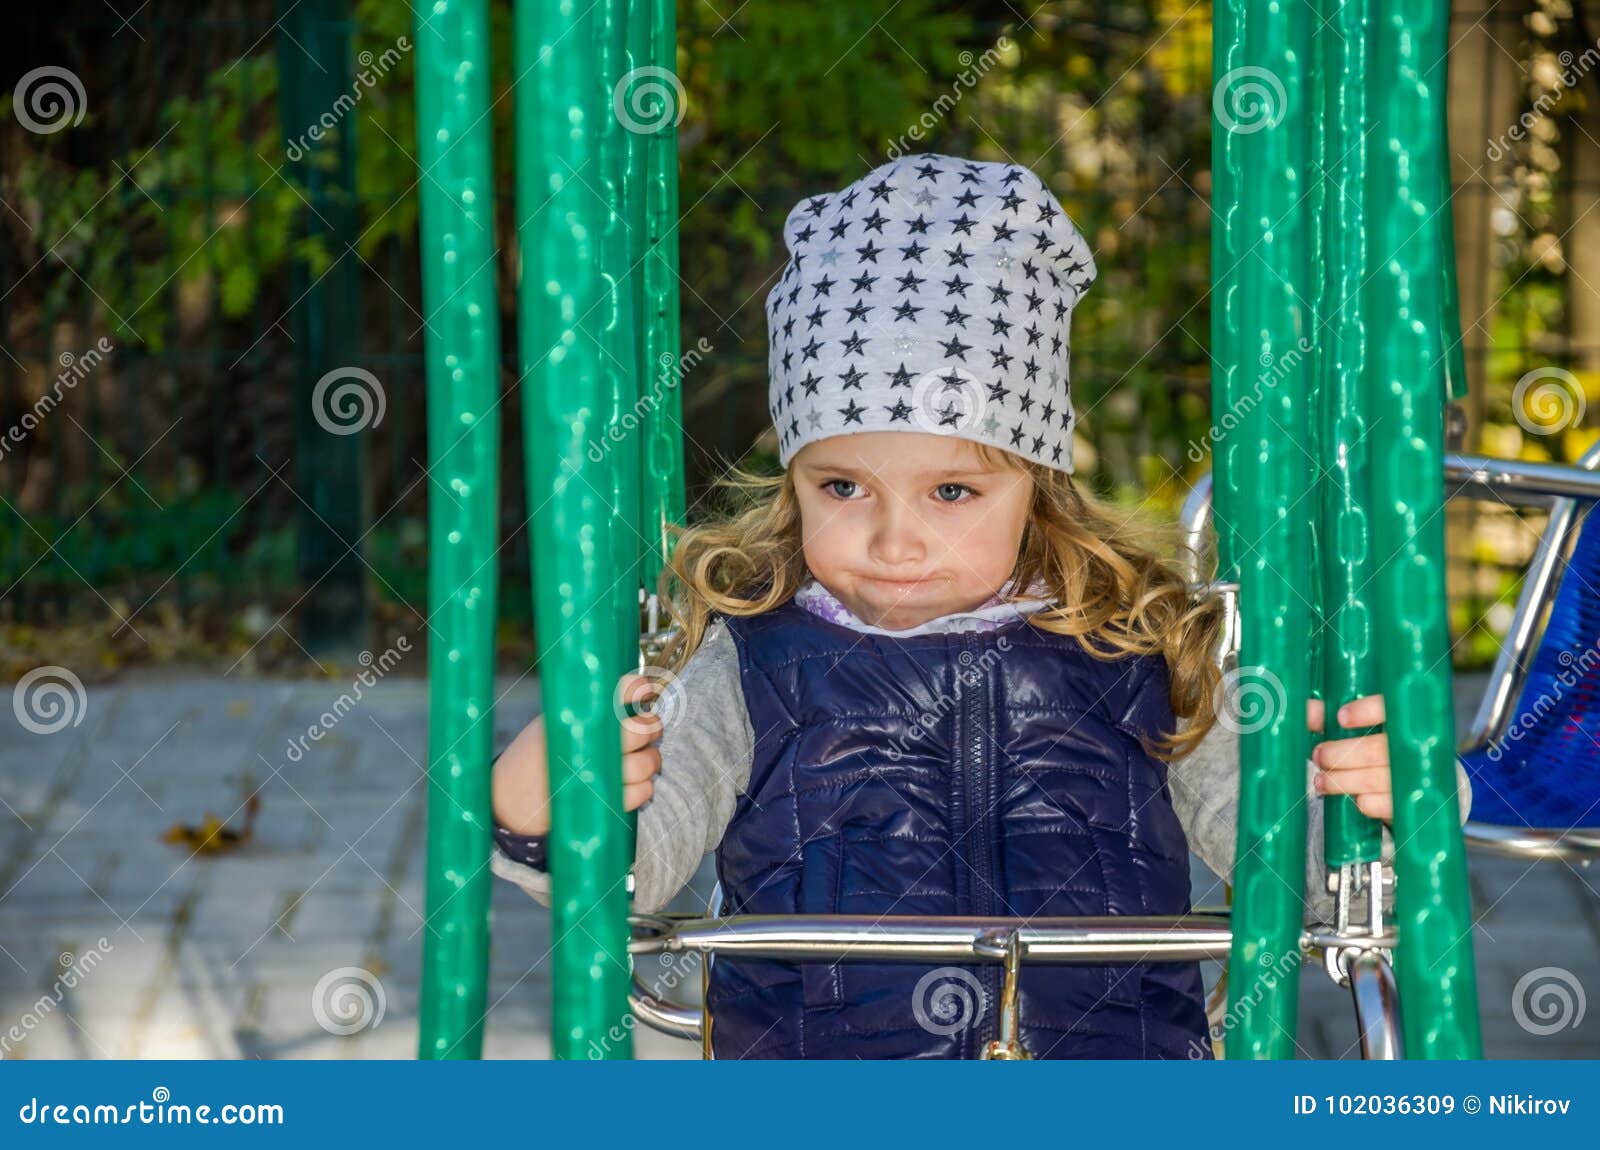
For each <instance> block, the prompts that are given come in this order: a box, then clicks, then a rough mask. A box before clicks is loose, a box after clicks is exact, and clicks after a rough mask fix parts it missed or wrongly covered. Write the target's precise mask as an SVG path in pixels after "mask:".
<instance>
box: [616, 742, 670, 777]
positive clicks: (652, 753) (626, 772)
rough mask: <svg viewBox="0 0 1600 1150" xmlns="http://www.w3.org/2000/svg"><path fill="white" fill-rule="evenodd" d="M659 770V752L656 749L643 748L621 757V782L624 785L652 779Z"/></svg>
mask: <svg viewBox="0 0 1600 1150" xmlns="http://www.w3.org/2000/svg"><path fill="white" fill-rule="evenodd" d="M660 769H661V751H660V749H659V748H657V747H645V748H644V749H643V750H638V751H634V752H633V753H632V754H628V755H623V756H622V781H623V783H624V784H627V783H642V782H644V781H645V780H646V779H652V778H654V777H655V775H656V772H657V771H659V770H660Z"/></svg>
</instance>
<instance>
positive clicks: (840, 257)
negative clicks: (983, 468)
mask: <svg viewBox="0 0 1600 1150" xmlns="http://www.w3.org/2000/svg"><path fill="white" fill-rule="evenodd" d="M783 239H784V243H785V244H786V245H787V247H788V250H789V253H790V258H789V263H788V266H787V267H786V268H785V269H784V273H783V278H782V279H780V280H779V281H778V283H777V285H776V286H775V287H774V288H773V289H772V291H771V292H770V293H768V295H767V332H768V340H769V351H768V368H769V378H770V384H769V394H768V401H769V408H770V411H771V414H772V422H773V424H774V426H775V427H776V428H777V432H778V447H779V458H780V460H781V461H782V463H783V465H784V466H785V467H787V466H788V464H789V461H790V459H792V458H793V457H794V454H795V453H796V452H797V451H799V450H800V448H802V447H804V446H805V445H806V444H807V443H810V442H811V441H813V440H817V439H826V438H828V437H830V436H834V435H850V434H855V433H860V432H865V431H914V432H923V433H931V434H936V435H954V436H958V437H960V438H963V439H973V440H978V441H980V442H983V443H989V444H993V445H994V446H996V447H1001V448H1005V449H1006V450H1008V451H1012V452H1015V453H1016V454H1018V455H1021V456H1024V457H1026V458H1028V459H1032V460H1035V461H1037V462H1039V463H1042V464H1044V465H1046V466H1048V467H1055V468H1059V469H1060V470H1062V471H1067V472H1070V471H1071V470H1072V432H1073V426H1074V422H1075V418H1076V416H1075V413H1074V411H1073V408H1072V398H1071V396H1070V395H1069V393H1068V386H1067V380H1068V371H1067V368H1068V353H1069V347H1068V338H1069V336H1070V334H1071V327H1072V309H1073V308H1074V307H1076V306H1077V303H1078V300H1079V299H1081V298H1082V296H1083V293H1084V292H1085V291H1086V290H1087V289H1088V287H1089V285H1090V284H1091V283H1093V282H1094V278H1095V272H1096V269H1095V264H1094V257H1093V256H1092V255H1091V254H1090V252H1089V245H1088V244H1087V243H1086V242H1085V240H1084V238H1083V236H1082V235H1081V234H1079V232H1078V229H1077V228H1076V227H1074V226H1073V223H1072V221H1071V219H1069V218H1068V216H1067V214H1066V212H1065V211H1063V210H1062V208H1061V204H1060V203H1059V202H1058V201H1057V200H1056V198H1055V196H1054V195H1053V194H1051V192H1050V189H1049V188H1048V187H1046V186H1045V184H1044V181H1043V180H1041V179H1040V178H1039V177H1038V176H1036V175H1035V174H1034V173H1033V172H1031V171H1029V170H1028V169H1027V168H1024V167H1021V166H1020V165H1018V164H1009V163H986V162H979V161H973V160H964V159H960V158H958V157H955V156H945V155H939V154H932V153H930V154H922V155H915V156H904V157H901V158H900V159H898V160H893V161H891V162H889V163H887V164H883V165H881V166H879V167H877V168H874V169H873V170H872V171H871V172H869V173H868V174H867V175H865V176H863V177H862V178H861V179H859V180H857V181H856V182H855V183H853V184H851V185H849V186H848V187H846V188H844V189H842V190H841V191H839V192H832V193H826V194H823V195H817V196H812V197H809V198H808V199H805V200H802V201H801V202H800V203H799V204H797V205H795V207H794V210H793V211H791V212H790V213H789V217H788V219H787V220H786V221H785V222H784V225H783Z"/></svg>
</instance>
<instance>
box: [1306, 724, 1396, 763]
mask: <svg viewBox="0 0 1600 1150" xmlns="http://www.w3.org/2000/svg"><path fill="white" fill-rule="evenodd" d="M1311 761H1312V762H1314V763H1316V764H1317V766H1319V767H1321V768H1322V769H1323V770H1328V771H1339V770H1348V769H1350V768H1352V767H1383V768H1385V769H1387V768H1388V766H1389V736H1388V735H1386V734H1384V733H1383V732H1382V731H1379V732H1378V733H1377V734H1375V735H1357V736H1355V737H1354V738H1352V739H1329V740H1328V741H1327V742H1325V743H1318V744H1317V745H1316V746H1315V747H1313V748H1311Z"/></svg>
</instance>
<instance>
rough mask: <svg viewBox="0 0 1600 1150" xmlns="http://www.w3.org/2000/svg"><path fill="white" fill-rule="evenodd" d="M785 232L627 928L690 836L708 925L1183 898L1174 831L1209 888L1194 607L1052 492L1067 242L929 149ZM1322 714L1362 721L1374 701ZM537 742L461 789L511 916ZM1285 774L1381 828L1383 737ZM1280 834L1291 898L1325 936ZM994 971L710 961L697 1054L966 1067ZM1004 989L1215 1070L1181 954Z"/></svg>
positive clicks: (529, 841) (1095, 1054)
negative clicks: (711, 919) (761, 445)
mask: <svg viewBox="0 0 1600 1150" xmlns="http://www.w3.org/2000/svg"><path fill="white" fill-rule="evenodd" d="M784 240H785V242H786V244H787V247H788V251H789V253H790V259H789V262H788V265H787V267H786V269H785V271H784V274H783V278H782V279H781V281H780V282H779V283H778V284H777V286H776V287H775V288H774V289H773V290H772V292H771V294H770V295H769V296H768V298H767V322H768V331H769V338H770V371H771V380H770V407H771V414H772V418H773V422H774V425H775V428H776V431H777V437H778V445H779V453H780V459H781V461H782V463H783V464H784V465H785V467H786V471H785V472H784V474H782V475H781V476H778V477H772V478H768V477H762V476H758V475H754V474H750V473H748V472H744V471H740V470H738V469H735V470H734V473H733V476H732V478H731V480H729V481H728V482H727V486H728V487H729V488H730V489H731V490H733V491H735V492H736V493H738V494H740V495H742V496H743V500H742V506H739V507H736V508H734V509H732V511H731V512H730V513H729V514H728V515H727V516H726V517H724V518H721V519H719V520H717V521H714V522H708V523H703V524H700V525H697V526H694V527H691V528H689V529H686V530H684V531H682V532H681V534H680V535H679V538H678V542H677V545H676V547H675V549H674V552H673V555H672V558H671V561H670V566H669V569H668V570H667V571H665V572H664V573H663V578H662V591H663V599H664V600H665V601H667V602H668V603H669V604H670V609H671V611H672V614H673V618H674V620H675V622H676V623H677V625H678V628H679V637H678V641H677V643H676V646H675V648H674V649H673V650H672V651H670V652H669V655H670V662H671V666H672V667H674V668H675V669H676V672H677V673H676V676H675V677H674V678H672V680H671V681H670V683H669V684H668V685H667V686H666V688H665V689H664V690H663V691H662V692H661V694H660V697H659V698H658V699H657V700H656V706H655V708H654V712H653V714H651V715H649V716H645V717H641V718H636V719H630V720H628V721H627V722H626V723H625V724H624V731H623V736H622V737H623V750H624V758H623V782H624V806H625V807H626V808H627V809H628V810H634V809H637V810H638V811H639V820H638V845H637V853H636V859H635V863H634V868H633V874H632V880H633V905H634V909H635V910H637V911H650V910H656V909H659V908H661V907H662V906H664V905H665V904H666V903H667V902H668V901H669V900H670V899H671V898H672V897H673V896H674V895H675V894H676V893H677V892H678V891H679V890H680V889H681V888H682V887H683V886H684V884H685V883H687V882H688V880H689V879H690V878H691V877H692V876H693V874H694V872H695V871H696V869H697V867H698V864H699V862H700V859H701V857H702V856H703V855H704V853H705V852H707V851H713V850H714V851H715V852H716V863H717V876H718V879H719V881H720V883H721V888H722V895H723V899H724V907H723V911H724V913H725V914H729V915H735V914H794V913H803V914H872V915H883V916H889V915H908V914H909V915H987V916H1008V917H1012V916H1014V917H1020V918H1029V917H1035V916H1078V915H1112V914H1127V915H1180V914H1184V913H1187V912H1188V911H1189V910H1191V909H1192V907H1191V902H1190V872H1189V851H1190V850H1191V848H1192V849H1194V850H1195V851H1196V852H1197V853H1198V854H1199V855H1200V857H1201V858H1202V859H1203V860H1204V861H1205V862H1206V863H1207V864H1208V865H1210V866H1211V867H1212V869H1213V870H1215V871H1216V872H1217V873H1218V874H1219V875H1221V876H1223V877H1224V878H1227V877H1229V876H1231V873H1232V862H1233V851H1234V837H1235V834H1236V824H1235V815H1236V811H1237V806H1238V789H1239V774H1238V740H1237V735H1236V729H1237V727H1236V725H1230V723H1229V722H1228V721H1226V720H1229V719H1230V718H1231V717H1232V716H1231V713H1230V712H1229V711H1228V708H1227V705H1226V700H1216V699H1214V691H1215V690H1216V688H1217V685H1218V680H1219V675H1218V672H1217V669H1216V668H1215V666H1214V665H1213V664H1212V662H1211V658H1210V652H1211V650H1212V649H1213V640H1214V639H1215V637H1216V633H1217V628H1218V626H1219V622H1220V619H1219V614H1220V608H1219V607H1218V605H1217V604H1216V603H1215V602H1212V601H1207V602H1197V601H1195V600H1194V599H1193V598H1192V597H1191V595H1190V593H1189V591H1188V589H1187V587H1186V586H1185V585H1184V583H1183V581H1182V580H1181V578H1180V577H1179V576H1178V575H1177V574H1176V573H1175V572H1174V571H1173V570H1171V569H1169V567H1168V566H1167V565H1166V564H1165V563H1164V562H1163V561H1162V560H1160V559H1159V558H1158V557H1157V552H1156V551H1155V550H1152V549H1151V548H1150V545H1149V542H1148V540H1149V539H1150V538H1151V535H1150V533H1149V531H1148V530H1146V531H1144V532H1135V531H1134V530H1133V529H1132V527H1131V523H1132V521H1131V520H1130V518H1129V517H1128V516H1127V515H1126V514H1125V513H1123V512H1121V511H1116V510H1113V509H1111V508H1109V507H1106V506H1103V505H1101V504H1100V503H1098V502H1097V501H1096V500H1095V499H1094V498H1093V497H1092V496H1091V495H1090V493H1088V492H1087V491H1085V490H1083V489H1081V488H1080V487H1078V486H1077V485H1076V484H1074V483H1073V481H1072V479H1071V473H1072V448H1073V425H1074V412H1073V407H1072V402H1071V399H1070V397H1069V395H1068V391H1067V365H1068V336H1069V332H1070V321H1071V315H1072V309H1073V308H1074V306H1075V305H1076V304H1077V302H1078V300H1079V299H1080V298H1081V296H1082V294H1083V292H1084V290H1085V289H1086V288H1087V287H1088V286H1089V284H1090V282H1091V281H1092V280H1093V278H1094V276H1095V264H1094V260H1093V258H1092V256H1091V255H1090V252H1089V249H1088V246H1087V244H1086V243H1085V242H1084V239H1083V237H1082V236H1081V235H1079V233H1078V231H1077V229H1076V228H1075V227H1074V226H1073V224H1072V222H1071V221H1070V220H1069V219H1068V217H1067V215H1066V214H1065V212H1063V211H1062V209H1061V206H1060V204H1059V203H1058V202H1057V201H1056V199H1055V197H1054V196H1053V195H1052V194H1051V193H1050V191H1049V189H1048V188H1047V187H1046V186H1045V185H1044V183H1043V182H1042V181H1041V180H1040V179H1039V177H1038V176H1036V175H1034V174H1033V173H1032V172H1030V171H1028V170H1027V169H1026V168H1022V167H1019V166H1017V165H1015V164H1006V163H980V162H973V161H967V160H962V159H958V158H955V157H951V156H945V155H938V154H928V155H919V156H910V157H905V158H902V159H899V160H896V161H894V162H891V163H888V164H885V165H883V166H881V167H879V168H877V169H875V170H874V171H872V172H871V173H870V174H868V175H867V176H865V177H863V178H862V179H859V180H857V181H856V182H855V183H853V184H851V185H850V186H849V187H847V188H845V189H843V190H842V191H840V192H837V193H833V194H829V195H819V196H814V197H812V198H810V199H808V200H805V201H804V202H802V203H800V204H799V205H797V206H796V207H795V209H794V210H793V211H792V212H790V214H789V217H788V219H787V221H786V223H785V224H784ZM1168 541H1169V542H1170V538H1169V540H1168ZM622 686H623V691H624V697H626V698H627V699H629V700H630V701H636V700H644V699H646V698H647V697H648V696H649V695H650V694H651V691H652V686H651V684H650V683H649V682H648V681H647V680H645V679H644V678H642V677H640V676H631V675H630V676H626V677H625V678H624V681H623V685H622ZM1219 706H1221V707H1222V710H1223V713H1222V715H1220V716H1219V715H1218V713H1217V711H1218V708H1219ZM1219 717H1220V718H1221V719H1223V720H1225V721H1223V722H1218V721H1217V720H1218V719H1219ZM1339 718H1340V722H1341V723H1342V724H1343V725H1344V726H1346V727H1361V726H1367V725H1376V724H1379V723H1382V722H1383V718H1384V715H1383V700H1382V697H1381V696H1368V697H1366V698H1363V699H1359V700H1355V701H1353V702H1351V703H1350V704H1348V705H1347V706H1346V707H1344V708H1342V709H1341V711H1340V715H1339ZM1308 721H1309V723H1310V724H1311V727H1312V729H1313V730H1321V726H1322V706H1321V703H1320V702H1316V701H1313V703H1312V705H1311V708H1310V713H1309V714H1308ZM544 755H545V752H544V735H543V726H542V720H538V719H536V720H535V721H534V722H533V723H531V724H530V725H529V726H528V727H527V728H526V729H524V730H523V731H522V733H521V734H520V735H519V736H518V737H517V739H516V740H515V741H514V742H513V743H512V745H511V746H510V747H509V748H508V749H507V751H506V752H505V754H504V755H502V756H501V758H500V759H499V761H498V762H497V763H496V766H495V774H494V807H495V820H496V824H497V826H496V840H497V844H498V849H497V851H496V855H495V857H494V860H493V866H494V869H495V871H496V873H499V874H501V875H503V876H506V877H508V878H512V879H513V880H515V881H517V882H519V883H521V884H522V885H524V886H525V887H526V888H527V889H528V890H529V891H530V892H531V893H533V894H534V896H535V897H536V898H538V899H539V900H540V901H541V902H547V901H548V887H547V876H546V875H545V874H544V873H543V848H544V835H545V833H546V831H547V830H548V827H549V813H548V782H547V774H546V768H545V758H544ZM1169 764H1170V766H1171V769H1170V770H1169ZM1316 767H1320V768H1323V769H1322V770H1320V771H1318V770H1315V768H1316ZM1308 772H1309V773H1308V778H1309V779H1312V780H1313V781H1314V785H1313V786H1312V788H1311V789H1310V791H1309V794H1310V795H1312V796H1313V797H1314V796H1316V795H1320V794H1331V793H1344V794H1352V795H1355V796H1356V803H1357V805H1358V806H1359V807H1360V809H1361V810H1363V811H1364V812H1366V813H1367V814H1369V815H1371V816H1373V817H1377V818H1382V819H1388V818H1389V817H1390V816H1391V813H1392V808H1391V798H1390V783H1389V769H1388V750H1387V744H1386V740H1385V737H1384V736H1383V735H1382V734H1375V735H1368V736H1365V737H1360V738H1351V739H1340V740H1335V741H1330V742H1324V743H1322V744H1321V745H1319V746H1318V747H1317V748H1316V752H1315V754H1314V756H1313V762H1312V764H1311V765H1310V766H1309V768H1308ZM1458 786H1459V788H1460V793H1461V810H1462V818H1463V820H1464V819H1465V811H1466V809H1467V805H1468V802H1469V801H1470V796H1469V792H1468V790H1467V782H1466V776H1465V773H1464V772H1461V771H1459V770H1458ZM1310 814H1311V818H1310V833H1309V841H1308V850H1307V859H1306V884H1307V885H1306V889H1307V891H1308V903H1309V906H1308V913H1309V914H1312V915H1314V916H1315V917H1317V918H1320V919H1328V918H1330V917H1331V914H1332V900H1331V897H1330V896H1329V895H1328V894H1327V892H1326V886H1325V871H1324V869H1323V863H1322V843H1321V839H1322V828H1321V804H1320V803H1316V802H1312V803H1311V804H1310ZM1000 973H1001V972H1000V969H999V967H998V966H996V965H982V964H977V965H972V966H966V967H954V968H952V967H949V966H944V967H939V966H934V965H926V964H925V965H918V964H912V963H871V962H837V963H830V962H823V961H817V962H803V963H795V962H779V961H771V960H750V959H740V960H731V959H729V958H726V957H723V958H718V959H717V960H716V961H715V962H713V964H712V966H711V971H710V976H709V989H708V994H707V1000H706V1003H705V1008H706V1011H707V1014H708V1017H709V1019H710V1021H711V1037H712V1044H713V1052H714V1054H715V1056H716V1057H717V1058H851V1057H869V1058H972V1057H976V1056H977V1055H978V1053H979V1052H980V1051H981V1050H982V1049H983V1047H984V1046H985V1045H986V1044H987V1043H988V1042H989V1041H990V1040H992V1039H993V1038H994V1037H995V1036H996V1033H997V1026H998V1013H999V1010H998V1003H999V991H1000ZM963 982H964V983H965V984H966V987H967V988H968V994H967V995H966V996H965V1000H964V1002H965V1007H966V1009H965V1011H964V1016H963V1017H959V1018H951V1017H950V1016H949V1014H948V1012H947V1011H946V1010H945V1009H943V1008H945V1007H948V1006H949V1005H950V1004H951V1003H952V1002H957V1003H960V1002H962V1001H963V999H962V998H961V996H956V997H954V998H952V997H949V996H946V997H944V998H941V997H940V995H939V991H940V990H941V989H942V990H944V991H949V990H951V989H952V988H954V987H955V986H956V984H957V983H963ZM1020 998H1021V1002H1020V1029H1021V1039H1022V1041H1023V1043H1024V1045H1025V1046H1027V1047H1028V1049H1029V1052H1030V1053H1031V1054H1032V1055H1033V1056H1034V1057H1036V1058H1194V1057H1202V1058H1209V1057H1211V1043H1210V1041H1209V1038H1208V1035H1207V1030H1206V1017H1205V1009H1204V1001H1203V993H1202V985H1201V974H1200V966H1199V964H1198V963H1193V962H1191V963H1170V962H1169V963H1158V962H1149V963H1130V964H1124V965H1119V966H1044V965H1033V966H1026V967H1024V969H1023V974H1022V979H1021V996H1020Z"/></svg>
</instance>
